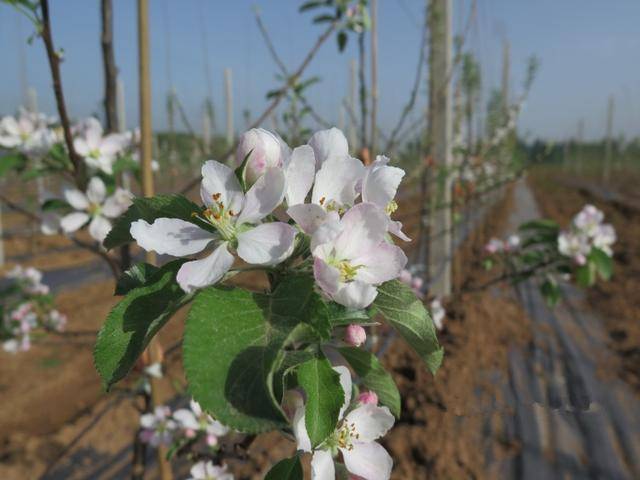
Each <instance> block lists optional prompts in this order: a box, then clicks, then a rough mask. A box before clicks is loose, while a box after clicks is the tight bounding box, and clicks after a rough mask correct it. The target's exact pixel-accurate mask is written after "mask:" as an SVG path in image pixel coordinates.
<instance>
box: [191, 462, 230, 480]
mask: <svg viewBox="0 0 640 480" xmlns="http://www.w3.org/2000/svg"><path fill="white" fill-rule="evenodd" d="M189 473H191V477H189V479H188V480H233V475H232V474H231V473H228V472H227V468H226V467H220V466H218V465H214V464H213V462H210V461H209V462H205V461H204V460H203V461H200V462H198V463H196V464H195V465H193V467H191V470H190V472H189Z"/></svg>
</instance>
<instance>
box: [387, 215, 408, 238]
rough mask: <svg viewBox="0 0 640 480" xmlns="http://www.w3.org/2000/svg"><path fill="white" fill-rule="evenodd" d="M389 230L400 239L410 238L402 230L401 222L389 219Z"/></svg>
mask: <svg viewBox="0 0 640 480" xmlns="http://www.w3.org/2000/svg"><path fill="white" fill-rule="evenodd" d="M389 232H391V233H392V234H393V235H395V236H396V237H398V238H399V239H400V240H404V241H405V242H410V241H411V239H410V238H409V237H408V236H407V235H406V234H405V233H404V232H403V231H402V222H397V221H394V220H391V219H389Z"/></svg>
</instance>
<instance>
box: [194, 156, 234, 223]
mask: <svg viewBox="0 0 640 480" xmlns="http://www.w3.org/2000/svg"><path fill="white" fill-rule="evenodd" d="M216 194H220V198H219V201H220V202H222V203H223V204H224V206H225V208H227V209H230V210H233V211H234V212H235V213H238V212H239V211H240V210H242V203H243V201H244V193H242V187H241V186H240V182H238V179H237V178H236V175H235V173H234V172H233V170H231V169H230V168H229V167H227V166H226V165H223V164H221V163H220V162H216V161H215V160H208V161H207V162H205V164H204V165H203V166H202V184H201V186H200V196H201V197H202V201H203V202H204V204H205V205H211V203H212V201H213V200H212V197H213V195H216Z"/></svg>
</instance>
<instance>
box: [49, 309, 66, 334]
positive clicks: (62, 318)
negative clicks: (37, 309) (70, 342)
mask: <svg viewBox="0 0 640 480" xmlns="http://www.w3.org/2000/svg"><path fill="white" fill-rule="evenodd" d="M66 324H67V316H66V315H65V314H63V313H60V312H59V311H58V310H55V309H54V310H51V311H50V312H49V316H48V318H47V326H48V327H49V328H51V329H53V330H55V331H57V332H62V331H63V330H64V327H65V325H66Z"/></svg>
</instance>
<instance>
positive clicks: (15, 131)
mask: <svg viewBox="0 0 640 480" xmlns="http://www.w3.org/2000/svg"><path fill="white" fill-rule="evenodd" d="M53 123H54V120H53V119H50V118H48V117H47V116H46V115H43V114H41V113H35V112H30V111H28V110H26V109H24V108H20V109H19V111H18V115H17V116H16V117H12V116H6V117H3V118H2V119H0V147H3V148H6V149H17V150H18V151H20V152H21V153H23V154H25V155H26V156H28V157H34V158H37V157H40V156H42V155H44V154H46V153H47V152H48V151H49V149H50V148H51V147H52V146H53V145H54V144H55V143H57V142H59V141H60V134H59V131H58V130H55V129H52V128H51V125H52V124H53Z"/></svg>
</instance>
